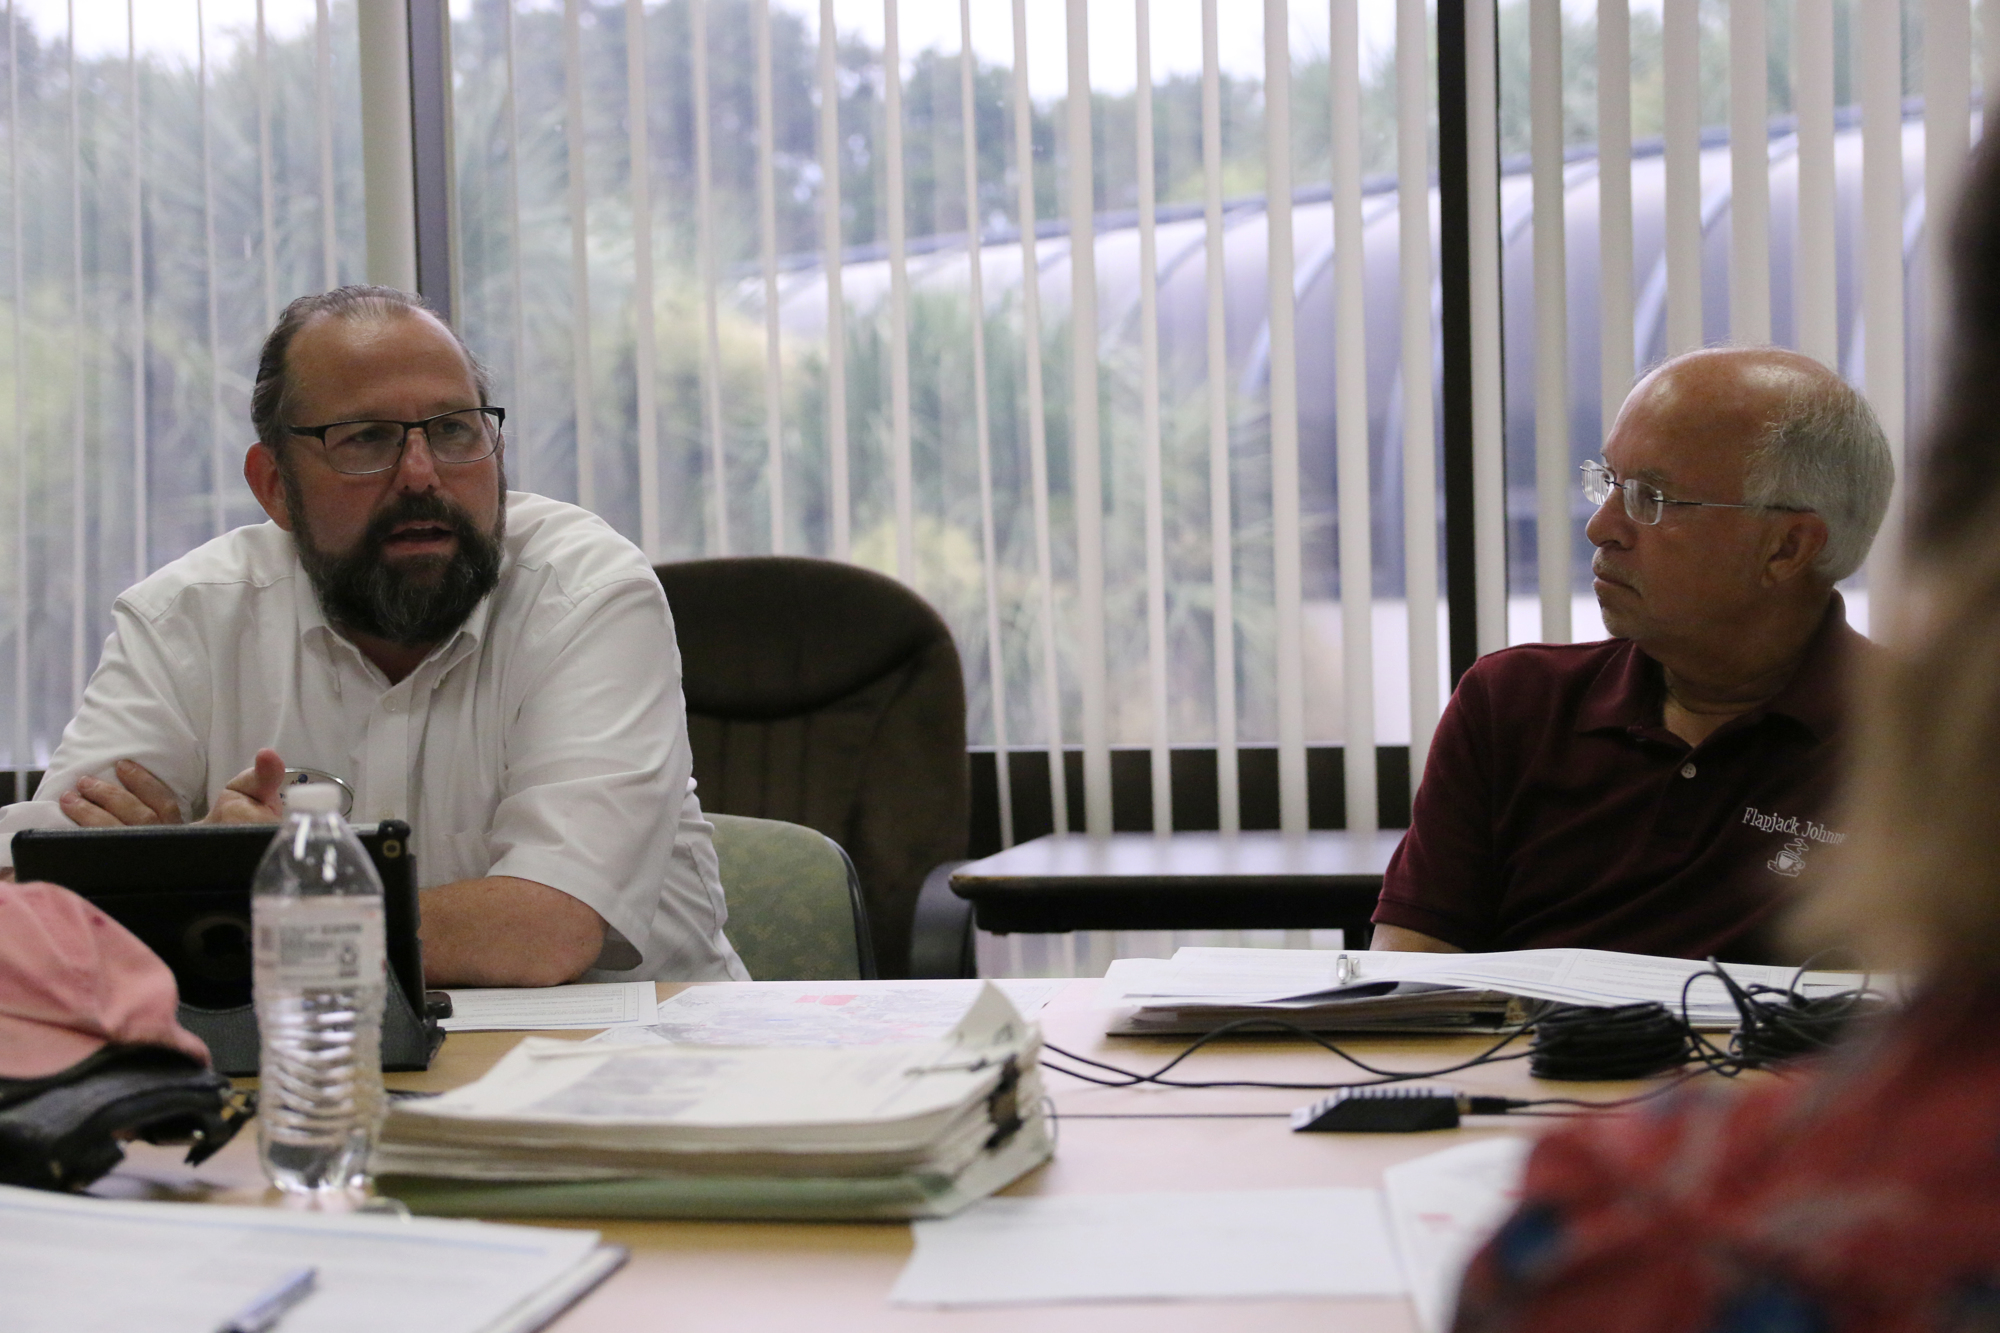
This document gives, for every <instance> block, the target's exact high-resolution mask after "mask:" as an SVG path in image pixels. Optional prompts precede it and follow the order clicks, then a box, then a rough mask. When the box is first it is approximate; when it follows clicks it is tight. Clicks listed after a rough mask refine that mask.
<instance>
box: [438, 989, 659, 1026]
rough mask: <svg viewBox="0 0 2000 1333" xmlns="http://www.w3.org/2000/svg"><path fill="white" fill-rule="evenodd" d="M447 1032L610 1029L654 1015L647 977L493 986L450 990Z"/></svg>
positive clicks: (448, 992) (652, 992)
mask: <svg viewBox="0 0 2000 1333" xmlns="http://www.w3.org/2000/svg"><path fill="white" fill-rule="evenodd" d="M446 994H448V995H450V996H451V1017H450V1018H447V1019H444V1020H442V1021H441V1022H440V1023H439V1026H440V1027H442V1028H443V1029H444V1030H445V1031H447V1032H536V1031H543V1030H547V1029H553V1028H608V1027H615V1026H617V1025H619V1024H622V1023H642V1022H644V1021H645V1020H646V1019H648V1018H651V1017H652V1016H653V1004H654V1000H653V997H654V995H655V994H657V992H656V991H654V989H653V983H652V982H650V981H601V982H586V983H584V984H582V985H576V986H537V987H519V988H501V989H493V990H453V991H447V992H446Z"/></svg>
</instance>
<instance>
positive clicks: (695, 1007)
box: [591, 978, 1069, 1046]
mask: <svg viewBox="0 0 2000 1333" xmlns="http://www.w3.org/2000/svg"><path fill="white" fill-rule="evenodd" d="M981 984H982V983H981V982H979V981H975V980H966V981H949V980H944V981H752V982H738V981H725V982H719V983H716V984H714V985H708V986H690V987H689V988H688V989H686V990H684V991H682V992H681V993H680V994H678V995H675V996H673V997H672V998H671V999H667V1000H662V1001H661V1002H660V1006H659V1013H658V1015H657V1017H656V1018H655V1019H654V1020H653V1021H652V1022H650V1023H642V1024H638V1025H636V1026H632V1027H623V1028H615V1029H612V1030H610V1031H607V1032H605V1033H603V1034H601V1035H600V1036H597V1037H594V1038H592V1039H591V1040H593V1041H611V1042H671V1043H675V1044H679V1045H690V1046H886V1045H894V1044H898V1043H903V1042H913V1041H936V1040H938V1039H939V1038H941V1037H943V1036H945V1035H946V1034H948V1033H949V1032H950V1031H951V1030H952V1027H953V1026H954V1025H955V1024H956V1023H957V1022H958V1021H959V1020H960V1019H961V1018H964V1017H965V1013H966V1011H967V1010H968V1009H970V1008H971V1007H972V1002H973V1000H974V999H976V998H977V997H978V995H979V988H980V986H981ZM1068 984H1069V983H1068V982H1067V981H1066V980H1062V979H1054V980H1049V979H1041V978H1030V979H1026V980H1003V981H995V982H993V985H995V986H997V987H999V988H1000V990H1001V991H1002V992H1003V993H1004V994H1005V995H1006V996H1007V998H1008V999H1009V1000H1011V1001H1013V1003H1014V1007H1015V1009H1017V1010H1019V1011H1020V1013H1021V1014H1022V1016H1023V1017H1026V1018H1030V1019H1032V1018H1033V1017H1034V1016H1035V1015H1036V1014H1037V1013H1039V1012H1041V1009H1042V1006H1044V1005H1046V1004H1047V1003H1048V1002H1049V999H1050V997H1051V996H1053V995H1054V994H1055V993H1056V992H1057V991H1058V990H1060V989H1062V988H1063V987H1064V986H1066V985H1068Z"/></svg>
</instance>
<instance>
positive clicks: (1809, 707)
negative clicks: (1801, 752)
mask: <svg viewBox="0 0 2000 1333" xmlns="http://www.w3.org/2000/svg"><path fill="white" fill-rule="evenodd" d="M1866 643H1867V640H1866V639H1865V638H1863V637H1862V636H1861V635H1860V634H1858V633H1856V632H1855V631H1854V629H1853V628H1852V627H1850V626H1849V625H1848V623H1847V603H1846V602H1845V601H1844V600H1843V599H1842V598H1841V595H1840V594H1839V593H1838V592H1836V593H1834V594H1833V596H1832V598H1831V599H1830V600H1829V601H1828V603H1827V608H1826V614H1825V615H1823V616H1822V617H1821V618H1820V622H1819V628H1818V629H1816V630H1814V631H1813V636H1812V638H1811V639H1809V640H1807V642H1806V651H1805V656H1804V657H1803V658H1802V659H1801V660H1800V662H1799V669H1798V670H1797V671H1796V672H1794V673H1793V674H1792V678H1791V679H1790V680H1789V681H1787V682H1786V683H1785V688H1784V689H1782V690H1780V691H1778V694H1777V696H1776V697H1775V698H1773V699H1772V700H1771V701H1770V702H1769V703H1767V704H1765V705H1764V706H1763V707H1762V708H1760V709H1757V710H1755V711H1753V712H1750V713H1746V714H1744V715H1743V716H1742V717H1740V718H1737V719H1735V720H1734V721H1733V722H1732V723H1730V724H1729V728H1728V729H1729V730H1735V729H1736V728H1737V727H1742V726H1750V725H1752V724H1754V723H1755V722H1757V721H1758V720H1759V719H1761V718H1763V717H1766V716H1768V715H1770V714H1774V713H1775V714H1778V715H1780V716H1783V717H1788V718H1790V719H1792V720H1793V721H1794V722H1797V723H1798V724H1799V725H1800V726H1802V727H1804V728H1805V729H1806V730H1807V731H1810V732H1811V733H1812V734H1813V735H1814V737H1816V738H1818V739H1821V740H1824V739H1825V738H1827V737H1828V736H1831V735H1833V734H1834V733H1835V732H1837V731H1838V730H1839V729H1840V721H1841V714H1842V703H1843V700H1844V692H1845V689H1846V683H1845V680H1846V672H1847V669H1848V665H1849V663H1850V662H1851V661H1852V660H1853V656H1854V654H1855V652H1856V651H1857V650H1858V648H1859V647H1860V646H1861V645H1863V644H1866ZM1665 695H1666V685H1665V682H1664V681H1663V679H1662V678H1661V675H1660V665H1659V663H1657V662H1655V661H1654V660H1653V659H1652V658H1650V657H1648V656H1647V655H1646V654H1645V653H1644V652H1642V651H1640V649H1639V647H1638V646H1637V645H1636V644H1633V643H1631V642H1630V641H1627V642H1626V643H1624V644H1622V645H1621V650H1620V651H1619V652H1618V653H1616V654H1614V655H1613V656H1612V657H1611V659H1610V660H1609V661H1607V662H1606V663H1605V664H1604V667H1603V669H1602V670H1600V671H1599V672H1598V673H1597V678H1596V679H1595V680H1593V681H1591V683H1590V686H1589V688H1588V689H1587V690H1586V691H1585V692H1584V696H1583V702H1582V704H1581V705H1580V706H1579V707H1578V708H1577V716H1576V729H1577V731H1579V732H1590V731H1645V732H1656V731H1658V730H1659V728H1660V709H1661V705H1662V703H1663V702H1664V699H1665Z"/></svg>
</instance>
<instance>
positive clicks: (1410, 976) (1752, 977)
mask: <svg viewBox="0 0 2000 1333" xmlns="http://www.w3.org/2000/svg"><path fill="white" fill-rule="evenodd" d="M1723 966H1724V968H1725V969H1726V970H1727V971H1728V973H1729V975H1730V976H1731V977H1732V978H1733V979H1735V981H1736V982H1737V984H1739V985H1741V986H1745V987H1748V986H1752V985H1763V986H1777V987H1786V986H1791V985H1793V983H1794V979H1795V978H1796V980H1797V989H1798V991H1799V992H1800V993H1801V994H1804V995H1807V996H1815V995H1830V994H1834V993H1836V992H1839V991H1844V990H1853V989H1857V988H1859V987H1860V986H1861V985H1862V984H1863V983H1864V981H1865V980H1866V978H1864V977H1863V975H1862V974H1860V973H1858V972H1807V973H1805V974H1804V975H1803V976H1800V974H1799V973H1798V972H1797V970H1796V969H1794V968H1789V967H1768V966H1760V965H1756V964H1750V963H1727V964H1724V965H1723ZM1707 971H1709V964H1707V963H1705V962H1696V961H1693V960H1691V959H1686V958H1655V957H1651V956H1649V955H1644V954H1629V953H1611V952H1608V951H1605V950H1601V949H1521V950H1517V951H1514V952H1510V953H1483V954H1437V953H1387V952H1384V953H1373V952H1361V953H1338V952H1334V951H1332V950H1323V949H1195V948H1187V949H1182V950H1180V951H1179V952H1177V953H1176V954H1175V955H1174V956H1173V957H1172V958H1169V959H1153V958H1122V959H1120V960H1118V961H1117V962H1115V963H1113V964H1112V965H1111V969H1110V970H1109V971H1108V972H1106V973H1105V977H1104V984H1103V987H1102V989H1101V990H1100V991H1099V993H1098V1001H1099V1003H1100V1004H1102V1005H1104V1006H1105V1007H1107V1008H1112V1009H1117V1010H1121V1011H1126V1012H1123V1013H1122V1014H1121V1015H1120V1017H1118V1018H1117V1019H1116V1020H1114V1022H1113V1024H1112V1027H1111V1030H1112V1031H1113V1032H1127V1033H1135V1032H1208V1031H1212V1030H1213V1029H1215V1028H1217V1027H1220V1026H1222V1025H1223V1024H1224V1023H1230V1022H1234V1021H1236V1020H1238V1019H1246V1018H1282V1019H1285V1020H1286V1021H1288V1022H1292V1023H1297V1024H1298V1025H1300V1026H1301V1027H1308V1028H1313V1029H1316V1030H1319V1031H1338V1032H1366V1031H1393V1032H1466V1031H1482V1030H1484V1031H1492V1030H1495V1029H1497V1028H1500V1027H1502V1026H1505V1025H1506V1024H1508V1023H1510V1022H1516V1021H1520V1020H1521V1019H1523V1018H1524V1017H1525V1016H1526V1015H1525V1013H1524V1011H1523V1010H1522V1007H1521V1003H1520V1002H1521V1001H1527V1000H1552V1001H1555V1002H1557V1003H1560V1004H1577V1005H1591V1006H1597V1007H1608V1006H1611V1005H1620V1004H1633V1003H1638V1002H1643V1001H1648V1000H1653V1001H1658V1002H1659V1003H1661V1004H1664V1005H1666V1006H1667V1008H1668V1009H1669V1010H1671V1011H1672V1012H1674V1013H1676V1014H1679V1013H1681V1012H1682V1008H1683V1001H1682V991H1683V988H1684V987H1685V988H1686V1013H1687V1017H1688V1019H1689V1021H1690V1022H1692V1023H1693V1024H1694V1025H1695V1026H1696V1027H1700V1028H1711V1029H1728V1028H1733V1027H1735V1026H1736V1025H1737V1018H1738V1015H1737V1010H1736V1005H1735V1003H1734V1002H1733V1001H1732V1000H1731V998H1730V995H1729V992H1728V990H1727V988H1725V987H1724V986H1723V984H1722V983H1721V982H1720V981H1719V980H1717V979H1716V978H1714V977H1713V976H1709V977H1704V978H1701V979H1699V980H1696V981H1694V982H1693V983H1692V984H1689V980H1688V979H1689V978H1690V977H1695V976H1696V975H1697V974H1699V973H1704V972H1707Z"/></svg>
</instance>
